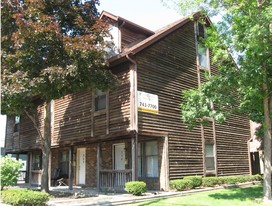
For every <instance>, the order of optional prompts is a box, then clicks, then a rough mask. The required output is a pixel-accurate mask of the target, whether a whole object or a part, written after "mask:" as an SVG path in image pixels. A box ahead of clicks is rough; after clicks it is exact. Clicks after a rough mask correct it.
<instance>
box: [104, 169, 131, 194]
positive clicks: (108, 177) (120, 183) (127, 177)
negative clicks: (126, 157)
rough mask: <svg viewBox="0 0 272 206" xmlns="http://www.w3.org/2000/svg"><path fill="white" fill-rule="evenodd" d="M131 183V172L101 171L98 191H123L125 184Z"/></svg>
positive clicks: (129, 170)
mask: <svg viewBox="0 0 272 206" xmlns="http://www.w3.org/2000/svg"><path fill="white" fill-rule="evenodd" d="M129 181H132V170H131V169H128V170H101V171H100V175H99V191H102V192H106V191H113V192H123V191H125V184H126V182H129Z"/></svg>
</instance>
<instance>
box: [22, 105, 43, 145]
mask: <svg viewBox="0 0 272 206" xmlns="http://www.w3.org/2000/svg"><path fill="white" fill-rule="evenodd" d="M43 118H44V105H43V104H40V105H38V106H37V115H36V119H37V123H38V126H39V128H40V131H41V133H42V134H43V132H44V129H43V128H44V124H43ZM19 135H20V136H19V138H20V146H19V148H20V149H22V150H28V149H35V148H40V143H41V139H40V137H39V136H38V132H37V130H36V129H35V128H34V125H33V122H32V121H31V120H30V119H29V117H27V116H26V115H22V116H21V118H20V131H19Z"/></svg>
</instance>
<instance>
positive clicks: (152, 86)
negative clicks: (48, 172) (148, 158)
mask: <svg viewBox="0 0 272 206" xmlns="http://www.w3.org/2000/svg"><path fill="white" fill-rule="evenodd" d="M194 42H195V39H194V30H193V23H188V24H187V25H185V26H184V29H182V30H179V31H176V32H174V33H173V34H171V35H169V36H168V37H166V38H164V39H163V40H162V41H160V42H159V43H157V44H155V45H153V46H152V47H150V48H149V49H148V50H147V51H146V52H143V53H142V54H141V55H139V57H138V56H137V58H136V61H137V63H138V90H139V91H144V92H148V93H152V94H156V95H158V97H159V114H158V115H155V114H149V113H144V112H138V115H139V130H140V131H141V130H155V131H160V132H167V133H168V134H169V168H170V179H177V178H181V177H183V176H185V175H196V174H198V175H202V173H203V162H202V142H201V130H200V127H196V128H194V129H193V130H192V131H190V130H188V128H187V126H186V125H185V124H183V123H182V122H181V113H180V106H179V105H180V103H181V101H182V97H181V91H182V90H183V89H188V88H192V87H194V88H196V87H197V85H198V82H197V71H196V49H195V46H194Z"/></svg>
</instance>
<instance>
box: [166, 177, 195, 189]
mask: <svg viewBox="0 0 272 206" xmlns="http://www.w3.org/2000/svg"><path fill="white" fill-rule="evenodd" d="M170 188H171V189H176V190H177V191H183V190H189V189H192V188H193V183H192V180H190V179H177V180H171V181H170Z"/></svg>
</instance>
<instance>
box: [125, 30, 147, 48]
mask: <svg viewBox="0 0 272 206" xmlns="http://www.w3.org/2000/svg"><path fill="white" fill-rule="evenodd" d="M145 38H146V36H145V35H143V34H139V33H135V32H133V31H131V30H129V29H126V28H121V49H122V50H123V49H125V48H128V47H131V46H133V45H134V44H135V43H137V42H139V41H140V40H143V39H145Z"/></svg>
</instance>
